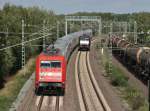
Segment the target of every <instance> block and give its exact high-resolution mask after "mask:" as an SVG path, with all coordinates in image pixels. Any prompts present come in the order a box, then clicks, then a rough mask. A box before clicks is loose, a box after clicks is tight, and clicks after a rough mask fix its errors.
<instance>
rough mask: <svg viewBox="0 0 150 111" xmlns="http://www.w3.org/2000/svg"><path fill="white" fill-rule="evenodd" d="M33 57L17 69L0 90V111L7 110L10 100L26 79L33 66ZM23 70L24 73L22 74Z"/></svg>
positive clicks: (17, 92) (13, 98) (14, 96)
mask: <svg viewBox="0 0 150 111" xmlns="http://www.w3.org/2000/svg"><path fill="white" fill-rule="evenodd" d="M34 63H35V59H34V58H31V59H30V60H29V61H28V63H27V64H26V65H25V68H24V69H22V70H20V71H18V72H17V73H16V74H15V75H14V76H13V77H12V78H11V79H10V81H8V82H7V83H6V84H5V87H4V88H3V89H1V90H0V111H8V110H9V108H10V107H11V104H12V102H13V101H14V100H15V99H16V98H17V95H18V94H19V92H20V89H21V88H22V86H23V85H24V83H25V82H26V81H27V80H28V78H29V77H30V76H31V74H32V73H33V71H34V68H35V64H34ZM24 71H25V75H24Z"/></svg>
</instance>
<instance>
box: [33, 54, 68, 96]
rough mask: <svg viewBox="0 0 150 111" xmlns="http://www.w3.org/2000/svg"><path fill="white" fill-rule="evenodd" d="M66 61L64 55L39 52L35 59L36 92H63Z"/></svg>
mask: <svg viewBox="0 0 150 111" xmlns="http://www.w3.org/2000/svg"><path fill="white" fill-rule="evenodd" d="M65 80H66V61H65V58H64V56H58V55H56V56H49V55H44V54H41V55H39V57H38V58H37V60H36V80H35V88H36V90H35V91H36V93H37V94H38V93H42V94H59V93H60V94H64V90H65Z"/></svg>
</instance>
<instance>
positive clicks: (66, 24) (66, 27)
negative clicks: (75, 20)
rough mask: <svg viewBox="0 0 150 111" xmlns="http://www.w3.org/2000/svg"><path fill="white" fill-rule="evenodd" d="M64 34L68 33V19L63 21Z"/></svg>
mask: <svg viewBox="0 0 150 111" xmlns="http://www.w3.org/2000/svg"><path fill="white" fill-rule="evenodd" d="M65 34H66V36H67V35H68V21H67V20H66V21H65Z"/></svg>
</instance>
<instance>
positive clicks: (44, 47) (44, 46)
mask: <svg viewBox="0 0 150 111" xmlns="http://www.w3.org/2000/svg"><path fill="white" fill-rule="evenodd" d="M45 49H46V43H45V20H44V21H43V51H45Z"/></svg>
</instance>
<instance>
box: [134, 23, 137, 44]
mask: <svg viewBox="0 0 150 111" xmlns="http://www.w3.org/2000/svg"><path fill="white" fill-rule="evenodd" d="M134 43H135V44H137V23H136V21H134Z"/></svg>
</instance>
